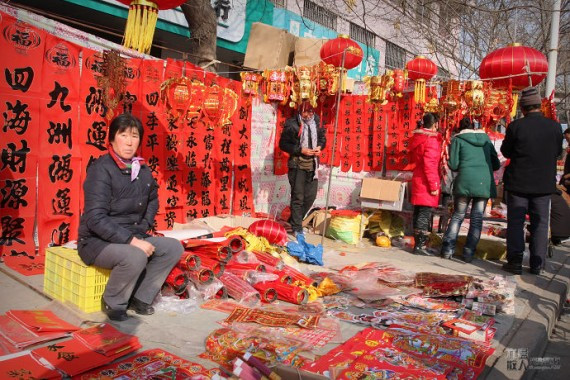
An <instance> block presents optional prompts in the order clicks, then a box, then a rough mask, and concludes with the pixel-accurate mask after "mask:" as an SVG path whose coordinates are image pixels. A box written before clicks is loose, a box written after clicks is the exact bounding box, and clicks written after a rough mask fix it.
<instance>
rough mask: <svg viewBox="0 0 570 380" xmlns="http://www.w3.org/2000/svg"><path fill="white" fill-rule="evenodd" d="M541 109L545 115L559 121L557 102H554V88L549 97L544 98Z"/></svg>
mask: <svg viewBox="0 0 570 380" xmlns="http://www.w3.org/2000/svg"><path fill="white" fill-rule="evenodd" d="M540 109H541V111H542V113H543V114H544V116H545V117H547V118H549V119H552V120H555V121H556V122H559V120H558V115H557V114H556V104H555V103H554V90H552V93H551V94H550V96H549V97H548V98H544V99H542V103H541V105H540Z"/></svg>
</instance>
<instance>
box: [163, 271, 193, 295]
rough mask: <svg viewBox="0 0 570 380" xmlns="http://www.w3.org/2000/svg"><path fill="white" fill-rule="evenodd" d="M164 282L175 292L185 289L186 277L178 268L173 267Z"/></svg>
mask: <svg viewBox="0 0 570 380" xmlns="http://www.w3.org/2000/svg"><path fill="white" fill-rule="evenodd" d="M164 282H165V283H166V284H167V285H169V286H170V287H172V289H174V292H175V293H180V292H181V291H182V290H184V289H186V286H187V285H188V277H187V276H186V274H185V273H184V272H182V270H181V269H180V268H178V267H174V268H172V270H171V271H170V273H169V274H168V276H167V277H166V280H165V281H164Z"/></svg>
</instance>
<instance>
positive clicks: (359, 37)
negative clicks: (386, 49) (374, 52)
mask: <svg viewBox="0 0 570 380" xmlns="http://www.w3.org/2000/svg"><path fill="white" fill-rule="evenodd" d="M350 37H351V38H352V39H353V40H355V41H358V42H361V43H363V44H365V45H368V46H370V47H374V46H375V45H376V34H374V33H372V32H371V31H369V30H366V28H363V27H361V26H360V25H356V24H353V23H352V22H351V23H350Z"/></svg>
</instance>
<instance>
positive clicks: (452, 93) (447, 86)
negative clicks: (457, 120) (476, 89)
mask: <svg viewBox="0 0 570 380" xmlns="http://www.w3.org/2000/svg"><path fill="white" fill-rule="evenodd" d="M461 92H462V91H461V82H460V81H458V80H455V79H451V80H448V81H447V82H444V83H443V85H442V90H441V106H442V107H443V108H444V109H445V110H446V111H447V112H449V113H451V112H454V111H457V110H458V109H459V108H461Z"/></svg>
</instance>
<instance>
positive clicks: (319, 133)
mask: <svg viewBox="0 0 570 380" xmlns="http://www.w3.org/2000/svg"><path fill="white" fill-rule="evenodd" d="M319 122H320V120H319V117H318V116H317V115H315V111H314V109H313V108H312V107H311V105H310V104H309V102H303V103H302V104H301V106H300V108H299V112H298V114H297V115H295V116H294V117H292V118H290V119H288V120H287V121H286V122H285V127H284V128H283V132H282V133H281V139H280V140H279V148H281V150H283V151H284V152H287V153H288V154H289V162H288V164H287V166H288V168H289V173H288V176H289V184H290V185H291V205H290V207H291V218H290V219H289V223H290V224H291V228H292V229H293V233H294V234H295V235H296V234H297V233H303V226H302V222H303V218H304V217H305V215H306V214H307V212H309V210H310V209H311V207H312V206H313V202H314V201H315V198H316V197H317V187H318V180H317V169H318V166H319V155H320V154H321V150H322V149H323V148H324V147H325V144H326V137H325V130H324V128H321V127H320V125H319Z"/></svg>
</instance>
